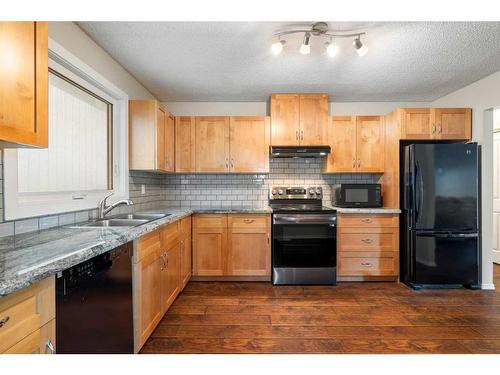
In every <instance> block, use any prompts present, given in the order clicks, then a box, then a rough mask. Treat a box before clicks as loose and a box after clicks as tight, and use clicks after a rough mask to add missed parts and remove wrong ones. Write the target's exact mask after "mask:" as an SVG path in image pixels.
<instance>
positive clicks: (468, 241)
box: [401, 143, 480, 288]
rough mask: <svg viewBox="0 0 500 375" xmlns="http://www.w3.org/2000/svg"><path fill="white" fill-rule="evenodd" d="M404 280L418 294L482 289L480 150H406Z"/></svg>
mask: <svg viewBox="0 0 500 375" xmlns="http://www.w3.org/2000/svg"><path fill="white" fill-rule="evenodd" d="M401 155H402V172H403V173H402V175H401V177H402V205H401V207H402V208H403V210H402V211H403V212H402V219H403V220H402V229H401V231H402V236H401V238H402V244H401V280H402V281H403V282H405V283H406V284H407V285H409V286H411V287H414V288H425V287H433V288H436V287H469V288H478V287H479V282H480V280H479V278H480V276H479V264H480V234H479V233H480V231H479V227H480V148H479V146H478V145H477V143H468V144H465V143H449V144H436V143H434V144H430V143H419V144H411V145H407V146H404V147H403V148H402V153H401Z"/></svg>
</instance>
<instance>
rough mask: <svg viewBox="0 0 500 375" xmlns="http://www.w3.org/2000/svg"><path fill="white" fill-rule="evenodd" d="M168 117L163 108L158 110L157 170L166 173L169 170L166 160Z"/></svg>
mask: <svg viewBox="0 0 500 375" xmlns="http://www.w3.org/2000/svg"><path fill="white" fill-rule="evenodd" d="M166 125H167V124H166V115H165V111H164V110H163V109H162V108H158V109H157V118H156V150H157V151H156V169H159V170H162V171H165V170H167V163H166V162H167V159H166V154H167V153H166V148H165V139H166V132H165V129H166Z"/></svg>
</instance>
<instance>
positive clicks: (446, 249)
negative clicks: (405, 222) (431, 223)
mask: <svg viewBox="0 0 500 375" xmlns="http://www.w3.org/2000/svg"><path fill="white" fill-rule="evenodd" d="M412 244H413V251H412V256H411V277H410V279H411V284H413V285H414V286H418V285H466V286H472V287H474V286H477V285H478V284H479V238H478V236H477V234H476V233H474V234H470V233H467V234H429V233H415V234H413V235H412Z"/></svg>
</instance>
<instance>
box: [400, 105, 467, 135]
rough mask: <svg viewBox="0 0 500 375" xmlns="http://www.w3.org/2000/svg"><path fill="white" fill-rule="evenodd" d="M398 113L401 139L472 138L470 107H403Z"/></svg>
mask: <svg viewBox="0 0 500 375" xmlns="http://www.w3.org/2000/svg"><path fill="white" fill-rule="evenodd" d="M398 113H399V123H400V127H401V139H407V140H419V139H423V140H429V139H432V140H469V139H471V136H472V134H471V133H472V128H471V126H472V111H471V109H470V108H402V109H399V110H398Z"/></svg>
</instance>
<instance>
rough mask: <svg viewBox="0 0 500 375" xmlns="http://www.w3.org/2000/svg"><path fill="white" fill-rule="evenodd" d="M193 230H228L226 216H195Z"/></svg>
mask: <svg viewBox="0 0 500 375" xmlns="http://www.w3.org/2000/svg"><path fill="white" fill-rule="evenodd" d="M193 228H194V230H196V229H197V228H227V215H226V214H220V215H219V214H198V215H194V216H193Z"/></svg>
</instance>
